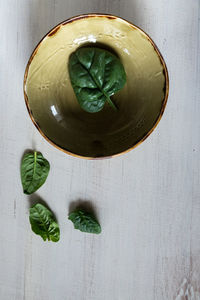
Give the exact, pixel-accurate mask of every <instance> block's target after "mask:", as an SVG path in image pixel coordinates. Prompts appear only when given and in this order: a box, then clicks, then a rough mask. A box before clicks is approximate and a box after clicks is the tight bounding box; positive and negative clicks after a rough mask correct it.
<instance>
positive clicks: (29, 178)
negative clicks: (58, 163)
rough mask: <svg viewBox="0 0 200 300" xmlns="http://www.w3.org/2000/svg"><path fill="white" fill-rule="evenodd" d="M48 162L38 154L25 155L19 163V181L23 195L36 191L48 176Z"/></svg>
mask: <svg viewBox="0 0 200 300" xmlns="http://www.w3.org/2000/svg"><path fill="white" fill-rule="evenodd" d="M49 169H50V165H49V162H48V161H47V160H46V159H45V158H44V157H43V155H42V154H41V153H39V152H36V151H34V152H29V153H26V154H25V155H24V157H23V159H22V163H21V181H22V186H23V190H24V193H25V194H27V195H30V194H32V193H34V192H35V191H37V190H38V189H39V188H40V187H41V186H42V185H43V184H44V183H45V181H46V179H47V176H48V174H49Z"/></svg>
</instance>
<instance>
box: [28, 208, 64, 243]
mask: <svg viewBox="0 0 200 300" xmlns="http://www.w3.org/2000/svg"><path fill="white" fill-rule="evenodd" d="M29 220H30V223H31V228H32V230H33V232H34V233H36V234H38V235H40V236H41V237H42V238H43V240H44V241H46V240H48V241H52V242H58V241H59V239H60V229H59V226H58V224H57V222H56V220H55V217H54V215H53V213H52V212H51V211H50V210H49V209H48V208H47V207H45V206H44V205H42V204H40V203H37V204H36V205H34V206H33V207H31V208H30V214H29Z"/></svg>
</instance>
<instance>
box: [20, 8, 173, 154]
mask: <svg viewBox="0 0 200 300" xmlns="http://www.w3.org/2000/svg"><path fill="white" fill-rule="evenodd" d="M94 17H104V18H108V19H111V20H114V19H119V20H120V21H123V22H125V23H127V24H128V25H129V26H130V27H131V28H134V29H137V30H139V31H140V32H141V33H142V34H144V35H145V36H146V38H147V39H148V40H149V41H150V42H151V44H152V46H153V47H154V49H155V51H156V53H157V55H158V57H159V58H160V61H161V64H162V66H163V73H164V76H165V87H164V89H165V97H164V99H163V103H162V107H161V110H160V114H159V116H158V118H157V119H156V121H155V123H154V125H153V127H152V128H151V129H150V130H149V131H148V132H147V133H146V134H145V135H144V136H143V137H142V138H141V139H140V140H138V141H137V142H136V143H135V144H134V145H133V146H131V147H130V148H128V149H127V150H124V151H122V152H119V153H116V154H113V155H110V156H101V157H89V156H82V155H79V154H76V153H72V152H70V151H68V150H67V149H63V148H62V147H61V146H59V145H57V144H56V143H55V142H53V141H52V140H51V139H50V138H48V137H47V136H46V135H45V134H44V132H43V131H42V130H41V128H40V126H39V124H38V123H37V122H36V120H35V119H34V117H33V114H32V111H31V108H30V105H29V101H28V96H27V94H26V91H25V88H26V80H27V76H28V71H29V66H30V64H31V62H32V60H33V58H34V56H35V54H36V53H37V51H38V49H39V47H40V44H41V43H42V41H43V40H44V38H45V37H47V36H53V35H54V34H56V32H58V30H59V29H60V27H61V26H62V25H67V24H69V23H72V22H74V21H77V20H80V19H85V18H94ZM23 89H24V99H25V103H26V107H27V109H28V113H29V116H30V118H31V120H32V122H33V124H34V125H35V127H36V128H37V129H38V131H39V132H40V134H41V135H42V136H43V137H44V138H45V139H46V140H47V141H48V142H49V143H50V144H51V145H53V146H54V147H56V148H57V149H59V150H61V151H63V152H65V153H67V154H69V155H71V156H74V157H78V158H84V159H96V160H98V159H105V158H111V157H115V156H119V155H121V154H124V153H127V152H129V151H131V150H133V149H134V148H136V147H137V146H138V145H140V144H141V143H142V142H144V140H146V138H147V137H148V136H149V135H150V134H151V133H152V132H153V131H154V129H155V128H156V126H157V125H158V123H159V122H160V119H161V118H162V116H163V113H164V110H165V107H166V104H167V99H168V95H169V75H168V70H167V66H166V63H165V61H164V58H163V57H162V55H161V53H160V51H159V49H158V47H157V46H156V44H155V43H154V42H153V40H152V39H151V38H150V36H149V35H148V34H147V33H146V32H144V31H143V30H142V29H141V28H139V27H138V26H136V25H134V24H132V23H130V22H129V21H127V20H125V19H123V18H121V17H118V16H113V15H109V14H98V13H91V14H83V15H78V16H75V17H72V18H70V19H68V20H66V21H63V22H61V23H59V24H58V25H57V26H55V27H54V28H53V29H51V30H50V31H49V32H48V33H47V34H46V35H45V36H44V37H43V38H42V39H41V41H40V42H39V43H38V45H37V46H36V47H35V49H34V51H33V53H32V54H31V56H30V58H29V61H28V63H27V66H26V69H25V74H24V85H23Z"/></svg>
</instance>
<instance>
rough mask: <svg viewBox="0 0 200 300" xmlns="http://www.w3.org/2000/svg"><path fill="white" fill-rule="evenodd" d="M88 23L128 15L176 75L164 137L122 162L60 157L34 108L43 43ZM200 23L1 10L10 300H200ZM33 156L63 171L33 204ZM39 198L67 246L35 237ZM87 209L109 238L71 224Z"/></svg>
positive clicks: (24, 2)
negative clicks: (71, 22) (29, 156)
mask: <svg viewBox="0 0 200 300" xmlns="http://www.w3.org/2000/svg"><path fill="white" fill-rule="evenodd" d="M87 12H101V13H111V14H115V15H119V16H121V17H124V18H126V19H128V20H129V21H131V22H133V23H135V24H136V25H138V26H140V27H141V28H143V29H144V30H145V31H146V32H147V33H148V34H150V36H151V37H152V38H153V40H154V41H155V42H156V44H157V45H158V47H159V48H160V50H161V53H162V54H163V56H164V58H165V60H166V63H167V65H168V69H169V75H170V96H169V100H168V104H167V108H166V111H165V114H164V116H163V119H162V120H161V122H160V124H159V126H158V127H157V129H156V130H155V131H154V133H153V134H152V135H151V136H150V137H149V138H148V139H147V140H146V141H145V142H144V143H143V144H142V145H140V146H139V147H138V148H136V149H135V150H133V151H132V152H130V153H128V154H126V155H123V156H121V157H117V158H113V159H110V160H101V161H86V160H81V159H78V158H72V157H70V156H68V155H66V154H64V153H62V152H61V151H59V150H57V149H55V148H54V147H52V146H51V145H50V144H48V143H47V142H46V141H45V140H44V139H43V138H42V136H41V135H40V134H39V133H38V132H37V130H36V129H35V127H34V126H33V124H32V122H31V120H30V118H29V116H28V113H27V110H26V107H25V104H24V99H23V89H22V82H23V75H24V69H25V66H26V63H27V60H28V58H29V56H30V54H31V52H32V50H33V48H34V46H35V45H36V43H37V42H38V41H39V40H40V39H41V37H42V36H43V35H44V34H45V33H46V32H47V31H49V30H50V29H51V28H52V27H53V26H54V25H56V24H57V23H59V22H61V21H62V20H64V19H67V18H69V17H71V16H74V15H78V14H80V13H87ZM199 18H200V2H199V0H189V1H188V0H101V1H99V0H6V1H5V0H0V24H1V41H0V96H1V99H0V101H1V102H0V103H1V108H0V126H1V127H0V128H1V129H0V138H1V139H0V141H1V142H0V157H1V163H0V299H1V300H22V299H25V300H172V299H178V300H184V299H185V300H186V299H187V300H191V299H192V300H197V299H198V300H199V299H200V21H199V20H200V19H199ZM28 148H31V149H37V150H39V151H41V152H42V153H43V154H44V155H45V156H46V158H47V159H48V160H49V161H50V163H51V172H50V175H49V177H48V180H47V183H46V184H45V185H44V186H43V187H42V188H41V189H40V190H39V191H38V193H37V195H36V196H33V197H32V198H31V199H30V198H28V197H27V196H25V195H24V194H23V193H22V188H21V182H20V174H19V166H20V159H21V157H22V154H23V152H24V150H25V149H28ZM37 197H41V198H43V199H44V200H45V201H46V202H47V203H48V204H49V206H50V207H51V209H52V210H53V211H54V212H55V213H56V215H57V218H58V221H59V224H60V228H61V240H60V242H59V243H57V244H56V243H48V242H46V243H45V242H43V241H42V239H41V238H40V237H39V236H36V235H34V234H33V233H32V231H31V230H30V225H29V219H28V209H29V206H30V203H34V201H36V198H37ZM80 199H81V200H84V201H89V202H91V203H92V205H93V206H94V208H95V210H96V212H97V215H98V218H99V221H100V223H101V225H102V229H103V232H102V234H101V235H99V236H95V235H87V234H83V233H81V232H79V231H75V230H74V229H73V226H72V223H71V222H70V221H68V220H67V214H68V209H69V206H70V205H71V203H72V202H74V201H77V200H80ZM178 294H179V296H178ZM181 294H182V296H181ZM184 294H185V296H184ZM187 294H188V296H187ZM192 295H193V296H192Z"/></svg>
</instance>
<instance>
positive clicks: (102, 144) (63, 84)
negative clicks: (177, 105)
mask: <svg viewBox="0 0 200 300" xmlns="http://www.w3.org/2000/svg"><path fill="white" fill-rule="evenodd" d="M88 44H91V45H93V46H100V47H105V48H107V49H111V50H113V51H114V52H115V53H116V54H117V55H118V56H119V58H120V59H121V61H122V63H123V65H124V68H125V71H126V74H127V83H126V85H125V87H124V88H123V89H122V90H121V91H120V92H118V93H117V94H116V95H114V96H113V98H112V99H113V101H114V102H115V104H116V105H117V106H118V108H119V110H118V111H117V112H115V111H114V110H113V109H112V108H111V107H110V106H109V105H107V104H106V105H105V107H104V109H103V110H102V111H101V112H98V113H94V114H91V113H87V112H85V111H84V110H82V109H81V107H80V105H79V104H78V102H77V99H76V97H75V94H74V91H73V88H72V86H71V83H70V79H69V74H68V59H69V56H70V54H71V53H72V52H74V51H75V50H76V49H77V48H78V47H81V46H84V45H88ZM166 79H167V70H166V67H165V64H164V62H163V60H162V58H161V56H160V55H159V52H158V50H157V49H155V47H154V46H153V44H152V42H151V40H150V39H149V38H148V37H147V35H146V34H145V33H143V32H142V31H141V30H140V29H138V28H136V27H135V26H133V25H131V24H130V23H128V22H126V21H124V20H122V19H120V18H116V17H109V16H96V15H95V16H94V15H92V16H82V17H79V18H75V19H72V20H70V21H67V22H65V23H63V24H61V25H58V26H57V27H55V28H54V29H53V30H52V31H51V32H50V33H49V34H48V35H47V36H46V37H45V38H44V39H43V40H42V42H41V43H40V44H39V45H38V46H37V48H36V50H35V51H34V53H33V54H32V56H31V58H30V60H29V63H28V66H27V69H26V73H25V98H26V102H27V106H28V109H29V111H30V114H31V116H32V119H34V122H35V124H36V126H37V127H38V128H39V129H40V131H41V132H42V134H43V135H44V136H46V137H47V138H48V139H49V140H50V141H51V142H53V143H54V144H55V145H57V146H59V147H60V148H62V149H63V150H66V151H68V152H70V153H74V154H77V155H80V156H84V157H104V156H111V155H115V154H118V153H120V152H123V151H126V150H127V149H129V148H131V147H133V146H134V145H136V144H137V143H138V142H139V141H141V140H142V139H143V138H144V137H146V136H147V135H148V133H149V132H151V130H152V128H153V127H154V125H155V124H156V122H157V121H158V119H159V117H160V116H161V114H162V112H163V110H164V106H165V102H166V93H167V92H166V81H167V80H166Z"/></svg>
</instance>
